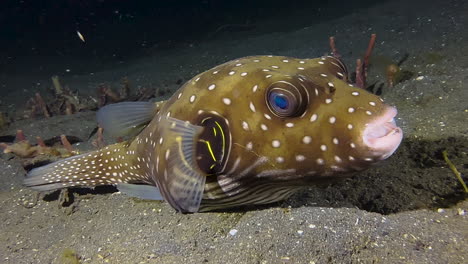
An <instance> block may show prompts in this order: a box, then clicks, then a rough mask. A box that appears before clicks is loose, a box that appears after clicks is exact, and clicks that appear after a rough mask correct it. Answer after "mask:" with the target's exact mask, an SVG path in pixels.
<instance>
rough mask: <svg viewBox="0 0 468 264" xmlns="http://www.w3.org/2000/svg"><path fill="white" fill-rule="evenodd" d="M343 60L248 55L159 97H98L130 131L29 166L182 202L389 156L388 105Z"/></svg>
mask: <svg viewBox="0 0 468 264" xmlns="http://www.w3.org/2000/svg"><path fill="white" fill-rule="evenodd" d="M347 76H348V72H347V70H346V67H345V66H344V65H343V63H342V62H341V60H339V59H337V58H335V57H331V56H326V57H321V58H316V59H297V58H290V57H280V56H254V57H245V58H241V59H237V60H233V61H230V62H227V63H225V64H222V65H219V66H217V67H214V68H212V69H210V70H208V71H206V72H203V73H201V74H199V75H197V76H195V77H194V78H193V79H191V80H190V81H188V82H187V83H186V84H185V85H183V86H182V87H181V88H180V89H179V90H178V91H177V92H176V93H175V94H174V95H173V96H172V97H171V98H170V99H168V100H167V101H164V102H159V103H152V102H125V103H118V104H114V105H108V106H106V107H103V108H102V109H101V110H100V111H99V112H98V121H99V123H100V125H101V126H102V127H104V129H105V130H106V131H109V130H110V131H112V132H114V133H113V134H114V135H121V134H123V133H124V132H125V131H128V130H131V129H132V128H135V127H139V126H140V127H141V125H142V124H147V125H146V126H145V127H144V128H143V130H142V131H141V132H140V133H139V134H138V135H137V136H136V137H135V138H134V139H133V140H131V141H126V142H123V143H117V144H114V145H110V146H107V147H105V148H103V149H100V150H97V151H94V152H91V153H87V154H82V155H79V156H74V157H70V158H67V159H64V160H61V161H58V162H55V163H52V164H49V165H46V166H44V167H40V168H36V169H33V170H32V171H30V172H29V175H28V177H27V178H26V179H25V182H24V183H25V185H26V186H29V187H31V188H33V189H35V190H39V191H48V190H54V189H59V188H66V187H72V186H85V187H86V186H87V187H93V186H97V185H106V184H114V185H117V188H118V189H119V190H120V191H121V192H123V193H126V194H128V195H131V196H135V197H140V198H143V199H164V200H166V201H167V202H168V203H169V204H170V205H171V206H172V207H173V208H175V209H176V210H177V211H180V212H198V211H208V210H216V209H222V208H229V207H238V206H241V205H247V204H267V203H272V202H276V201H280V200H283V199H285V198H287V197H288V196H290V195H291V194H292V193H293V192H294V191H296V190H297V189H298V188H301V187H304V186H307V185H310V184H314V183H316V182H319V181H321V182H323V181H324V180H325V181H327V180H328V179H332V178H337V177H342V176H347V175H349V173H350V172H353V171H358V170H362V169H364V168H367V167H369V166H370V165H371V164H373V163H375V162H377V161H379V160H382V159H385V158H387V157H389V156H390V155H391V154H392V153H393V152H394V151H395V150H396V149H397V147H398V145H399V144H400V142H401V140H402V136H403V135H402V131H401V129H400V128H399V127H397V126H396V124H395V121H394V117H395V116H396V114H397V111H396V109H395V108H394V107H391V106H388V105H386V104H384V103H383V101H382V99H380V98H379V97H378V96H376V95H374V94H371V93H369V92H367V91H365V90H364V89H361V88H358V87H354V86H353V85H352V84H350V83H348V82H347Z"/></svg>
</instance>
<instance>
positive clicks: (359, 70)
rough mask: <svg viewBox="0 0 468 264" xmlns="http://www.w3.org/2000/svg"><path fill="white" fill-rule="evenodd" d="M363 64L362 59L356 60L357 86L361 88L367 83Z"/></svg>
mask: <svg viewBox="0 0 468 264" xmlns="http://www.w3.org/2000/svg"><path fill="white" fill-rule="evenodd" d="M363 68H364V67H363V65H362V61H361V59H357V60H356V86H357V87H359V88H364V86H365V84H366V76H365V74H363V72H362V71H363V70H364V69H363Z"/></svg>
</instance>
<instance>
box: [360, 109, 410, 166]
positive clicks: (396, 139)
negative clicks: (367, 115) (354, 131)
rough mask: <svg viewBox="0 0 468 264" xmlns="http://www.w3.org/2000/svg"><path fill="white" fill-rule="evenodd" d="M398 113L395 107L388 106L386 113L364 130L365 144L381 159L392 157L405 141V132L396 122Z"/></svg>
mask: <svg viewBox="0 0 468 264" xmlns="http://www.w3.org/2000/svg"><path fill="white" fill-rule="evenodd" d="M397 113H398V111H397V110H396V108H395V107H391V106H387V107H386V108H385V109H384V113H383V114H382V115H380V116H379V117H378V118H376V119H375V120H373V121H372V122H370V123H368V124H367V126H366V128H365V129H364V133H363V141H364V144H365V145H366V146H367V147H369V148H370V151H371V152H372V153H373V154H374V155H375V156H377V158H379V159H386V158H388V157H389V156H390V155H392V154H393V152H395V150H396V149H397V148H398V146H399V145H400V143H401V140H402V139H403V131H402V130H401V128H400V127H398V126H397V125H396V122H395V116H396V115H397Z"/></svg>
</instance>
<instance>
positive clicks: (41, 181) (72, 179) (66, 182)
mask: <svg viewBox="0 0 468 264" xmlns="http://www.w3.org/2000/svg"><path fill="white" fill-rule="evenodd" d="M128 146H129V145H128V143H127V142H123V143H118V144H114V145H110V146H107V147H105V148H103V149H100V150H96V151H93V152H90V153H85V154H81V155H78V156H73V157H69V158H66V159H63V160H60V161H57V162H54V163H51V164H48V165H45V166H43V167H39V168H35V169H32V170H31V171H30V172H29V173H28V175H27V176H26V178H25V180H24V182H23V184H24V185H25V186H27V187H30V188H31V189H33V190H37V191H51V190H56V189H61V188H67V187H75V186H76V187H78V186H80V187H95V186H98V185H109V184H117V183H129V182H145V180H146V178H145V177H144V176H142V174H141V173H138V171H139V170H138V167H137V166H133V163H134V155H133V153H134V152H133V151H131V150H129V148H128Z"/></svg>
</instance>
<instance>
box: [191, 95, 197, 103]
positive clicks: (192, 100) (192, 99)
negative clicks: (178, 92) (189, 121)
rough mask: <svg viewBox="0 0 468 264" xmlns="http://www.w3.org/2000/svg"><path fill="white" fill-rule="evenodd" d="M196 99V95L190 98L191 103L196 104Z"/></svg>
mask: <svg viewBox="0 0 468 264" xmlns="http://www.w3.org/2000/svg"><path fill="white" fill-rule="evenodd" d="M196 98H197V96H196V95H194V94H193V95H192V96H190V103H193V102H195V99H196Z"/></svg>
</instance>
